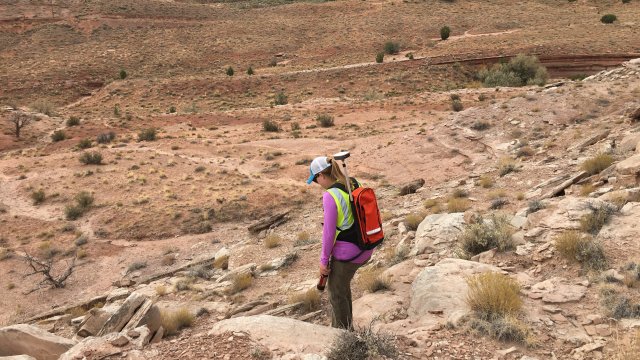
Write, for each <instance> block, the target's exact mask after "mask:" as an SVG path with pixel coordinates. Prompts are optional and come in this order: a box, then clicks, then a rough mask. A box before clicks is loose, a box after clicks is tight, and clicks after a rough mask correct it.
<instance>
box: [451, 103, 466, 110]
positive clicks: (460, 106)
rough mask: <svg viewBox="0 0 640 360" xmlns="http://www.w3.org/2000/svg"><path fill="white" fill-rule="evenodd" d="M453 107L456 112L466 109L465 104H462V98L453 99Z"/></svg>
mask: <svg viewBox="0 0 640 360" xmlns="http://www.w3.org/2000/svg"><path fill="white" fill-rule="evenodd" d="M451 109H452V110H453V111H455V112H458V111H462V110H464V105H462V101H460V100H452V101H451Z"/></svg>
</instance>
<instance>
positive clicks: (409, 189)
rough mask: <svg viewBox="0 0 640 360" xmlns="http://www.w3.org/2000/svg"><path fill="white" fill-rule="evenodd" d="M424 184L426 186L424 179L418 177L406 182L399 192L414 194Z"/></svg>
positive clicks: (401, 193)
mask: <svg viewBox="0 0 640 360" xmlns="http://www.w3.org/2000/svg"><path fill="white" fill-rule="evenodd" d="M422 186H424V179H416V180H413V181H412V182H410V183H407V184H404V185H402V186H401V187H400V191H399V194H400V195H401V196H402V195H409V194H414V193H415V192H416V191H418V189H420V188H421V187H422Z"/></svg>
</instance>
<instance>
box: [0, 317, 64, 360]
mask: <svg viewBox="0 0 640 360" xmlns="http://www.w3.org/2000/svg"><path fill="white" fill-rule="evenodd" d="M75 344H76V341H73V340H71V339H67V338H63V337H60V336H57V335H54V334H51V333H49V332H47V331H45V330H42V329H40V328H39V327H36V326H32V325H26V324H18V325H11V326H7V327H4V328H1V329H0V356H13V355H29V356H32V357H35V358H36V359H39V360H56V359H57V358H58V357H59V356H60V355H61V354H63V353H64V352H65V351H67V350H69V349H70V348H71V347H72V346H74V345H75Z"/></svg>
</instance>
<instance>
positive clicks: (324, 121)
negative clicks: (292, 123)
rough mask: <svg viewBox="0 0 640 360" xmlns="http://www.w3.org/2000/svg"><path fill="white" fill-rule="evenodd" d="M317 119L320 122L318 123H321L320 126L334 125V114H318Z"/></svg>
mask: <svg viewBox="0 0 640 360" xmlns="http://www.w3.org/2000/svg"><path fill="white" fill-rule="evenodd" d="M316 121H317V122H318V125H320V127H323V128H328V127H332V126H333V125H334V122H333V116H331V115H329V114H320V115H318V117H317V118H316Z"/></svg>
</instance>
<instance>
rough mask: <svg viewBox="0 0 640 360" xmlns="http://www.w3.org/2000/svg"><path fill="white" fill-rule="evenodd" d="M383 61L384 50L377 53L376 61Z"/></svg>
mask: <svg viewBox="0 0 640 360" xmlns="http://www.w3.org/2000/svg"><path fill="white" fill-rule="evenodd" d="M383 61H384V53H383V52H379V53H377V54H376V63H378V64H382V62H383Z"/></svg>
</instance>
